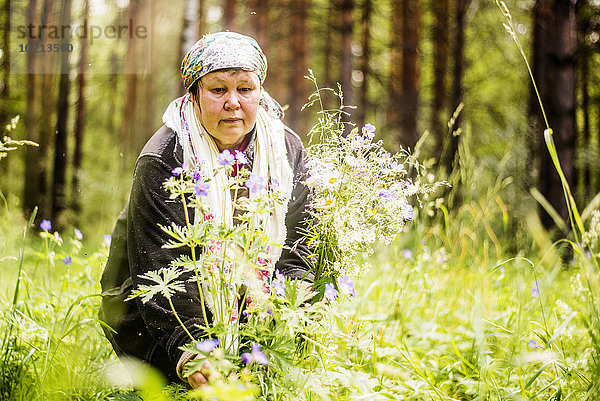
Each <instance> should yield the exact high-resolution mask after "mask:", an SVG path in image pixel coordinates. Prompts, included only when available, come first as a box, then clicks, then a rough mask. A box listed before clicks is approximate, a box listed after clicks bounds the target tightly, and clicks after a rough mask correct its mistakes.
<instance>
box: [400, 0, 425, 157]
mask: <svg viewBox="0 0 600 401" xmlns="http://www.w3.org/2000/svg"><path fill="white" fill-rule="evenodd" d="M402 19H403V21H402V31H403V35H402V36H403V37H404V41H403V46H402V98H403V100H404V101H403V104H404V107H403V108H402V117H401V132H402V136H403V139H404V141H403V142H404V143H405V145H406V146H407V147H409V148H410V149H411V150H414V148H415V145H416V144H417V140H418V139H419V134H418V132H417V113H418V111H419V87H420V84H421V70H420V64H421V63H420V58H419V36H420V30H419V28H420V25H421V5H420V0H408V1H405V2H404V7H403V13H402Z"/></svg>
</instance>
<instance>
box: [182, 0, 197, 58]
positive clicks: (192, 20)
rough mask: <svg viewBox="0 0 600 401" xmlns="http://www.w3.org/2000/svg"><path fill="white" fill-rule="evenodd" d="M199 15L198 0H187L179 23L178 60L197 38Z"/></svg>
mask: <svg viewBox="0 0 600 401" xmlns="http://www.w3.org/2000/svg"><path fill="white" fill-rule="evenodd" d="M199 15H200V12H199V11H198V0H187V1H186V5H185V10H184V11H183V24H182V25H181V46H180V54H179V60H183V57H184V56H185V54H186V53H187V52H188V50H189V49H190V48H191V47H192V46H193V45H194V43H196V41H197V40H198V28H199V25H200V24H199V23H198V16H199Z"/></svg>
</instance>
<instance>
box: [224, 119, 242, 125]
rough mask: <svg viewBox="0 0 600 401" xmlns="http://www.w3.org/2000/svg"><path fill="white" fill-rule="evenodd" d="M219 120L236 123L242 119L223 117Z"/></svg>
mask: <svg viewBox="0 0 600 401" xmlns="http://www.w3.org/2000/svg"><path fill="white" fill-rule="evenodd" d="M221 121H223V122H224V123H225V124H237V123H241V122H242V119H241V118H224V119H222V120H221Z"/></svg>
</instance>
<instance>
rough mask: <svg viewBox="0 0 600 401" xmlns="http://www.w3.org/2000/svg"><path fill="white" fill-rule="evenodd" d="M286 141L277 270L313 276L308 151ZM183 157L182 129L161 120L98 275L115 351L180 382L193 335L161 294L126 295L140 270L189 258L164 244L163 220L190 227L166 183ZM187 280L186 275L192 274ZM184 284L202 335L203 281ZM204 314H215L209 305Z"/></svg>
mask: <svg viewBox="0 0 600 401" xmlns="http://www.w3.org/2000/svg"><path fill="white" fill-rule="evenodd" d="M248 135H250V136H251V137H250V138H249V141H248V145H247V147H246V149H245V150H244V153H245V155H246V157H247V158H248V160H249V162H250V165H252V162H253V159H254V149H255V145H256V140H255V135H254V130H253V131H251V132H250V133H249V134H248ZM285 139H286V147H287V152H288V160H289V162H290V166H291V167H292V170H293V173H294V185H293V190H292V197H291V199H290V202H289V204H288V212H287V215H286V220H285V223H286V228H287V239H286V241H285V246H284V249H283V252H282V255H281V258H280V259H279V262H277V265H276V268H277V269H279V271H280V272H282V273H283V274H284V275H286V276H287V277H290V278H304V279H308V280H312V273H311V270H312V268H311V265H310V262H309V259H310V251H309V249H308V247H307V244H306V240H305V239H304V237H303V230H304V227H305V226H304V221H305V219H306V217H307V210H306V207H307V202H308V196H309V191H308V189H307V188H306V186H305V185H304V183H303V181H304V178H305V174H306V168H305V164H304V159H305V156H306V153H305V150H304V147H303V146H302V142H301V141H300V139H299V138H298V137H297V136H296V135H295V134H294V133H292V132H291V131H288V130H286V133H285ZM182 160H183V150H182V148H181V146H180V145H179V143H178V141H177V135H176V134H175V132H174V131H172V130H171V129H169V128H167V127H165V126H163V127H162V128H161V129H159V130H158V131H157V132H156V133H155V134H154V135H153V136H152V138H151V139H150V140H149V141H148V143H147V144H146V146H145V147H144V149H143V150H142V152H141V154H140V156H139V158H138V160H137V163H136V166H135V172H134V176H133V185H132V189H131V195H130V198H129V202H128V204H127V206H125V209H124V210H123V211H122V212H121V214H120V216H119V218H118V220H117V224H116V226H115V229H114V231H113V234H112V242H111V246H110V253H109V257H108V262H107V264H106V268H105V270H104V274H103V275H102V280H101V284H102V291H103V293H102V306H101V310H100V319H101V320H102V321H104V322H105V323H107V324H108V325H109V326H110V327H111V328H112V329H114V331H111V330H108V329H107V328H104V331H105V334H106V336H107V338H108V339H109V340H110V342H111V344H112V345H113V348H114V349H115V351H116V353H117V355H119V356H134V357H136V358H138V359H142V360H145V361H147V362H149V363H151V364H152V365H154V366H156V367H157V368H158V369H160V370H161V371H162V372H163V373H164V374H165V375H166V376H167V378H168V379H170V380H171V381H178V380H179V379H177V376H176V374H175V367H176V364H177V361H178V360H179V358H180V356H181V354H182V351H181V350H179V347H181V346H183V345H185V344H186V343H188V342H189V341H190V339H189V337H188V336H187V334H186V333H185V331H184V330H183V329H182V328H181V326H180V325H179V323H178V322H177V320H176V318H175V315H174V314H173V312H172V311H171V309H170V307H169V304H168V301H167V300H166V299H165V298H164V297H162V296H156V297H154V298H153V299H152V300H151V301H149V302H147V303H146V304H142V302H141V301H140V300H139V298H138V299H136V300H133V301H127V302H125V299H126V298H127V297H128V296H129V295H130V294H131V290H132V289H133V288H135V287H137V285H139V284H144V282H143V281H141V280H140V279H139V276H140V275H142V274H144V273H146V272H148V271H152V270H158V269H160V268H161V267H167V266H169V264H170V263H171V261H173V260H175V259H177V258H179V257H180V256H181V255H187V256H190V257H191V253H190V250H189V249H187V248H177V249H165V248H162V246H163V245H164V244H165V243H166V242H167V241H168V236H167V234H165V233H164V232H163V231H162V230H161V229H160V227H159V226H158V225H159V224H161V225H163V226H170V225H171V224H172V223H175V224H177V225H179V226H184V225H185V218H184V212H183V206H182V204H181V202H180V201H178V200H172V199H169V193H167V191H166V190H165V189H164V188H163V186H162V185H163V182H164V181H165V180H166V179H167V178H169V177H170V176H171V170H173V168H175V167H177V166H181V164H182ZM190 275H191V273H190ZM182 279H184V280H185V279H187V276H183V277H182ZM146 284H147V283H146ZM186 290H187V291H186V292H181V293H178V294H177V295H176V296H174V297H173V298H172V301H173V304H174V307H175V310H176V311H177V314H178V315H179V317H180V318H181V320H182V321H183V322H184V324H185V325H186V327H187V329H188V330H189V332H190V333H191V334H192V335H193V336H194V337H195V338H200V337H201V336H202V334H203V333H202V330H201V329H200V328H199V327H198V326H197V325H198V324H200V325H202V324H204V321H203V319H202V310H201V307H200V298H199V293H198V287H197V285H196V283H195V282H190V283H188V284H186ZM207 316H208V318H209V319H210V313H208V311H207Z"/></svg>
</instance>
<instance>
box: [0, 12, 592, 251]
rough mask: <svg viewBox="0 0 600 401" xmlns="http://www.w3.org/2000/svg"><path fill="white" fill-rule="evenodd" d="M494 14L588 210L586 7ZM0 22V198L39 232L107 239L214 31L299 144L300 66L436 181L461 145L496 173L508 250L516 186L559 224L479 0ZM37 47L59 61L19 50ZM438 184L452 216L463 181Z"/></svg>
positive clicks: (527, 115)
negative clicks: (126, 30)
mask: <svg viewBox="0 0 600 401" xmlns="http://www.w3.org/2000/svg"><path fill="white" fill-rule="evenodd" d="M507 5H508V6H509V8H510V9H511V12H512V14H513V19H514V21H515V24H516V25H515V27H516V32H515V34H516V35H518V37H519V38H520V40H521V41H522V42H523V44H524V48H525V50H526V52H527V53H528V57H529V59H530V60H531V62H532V65H533V73H534V76H535V78H536V80H537V82H538V85H539V89H540V93H541V97H542V100H543V101H544V103H545V104H546V106H547V108H548V110H547V111H548V115H549V119H550V125H551V126H552V127H553V128H555V131H556V134H555V141H556V143H557V148H558V151H559V158H560V160H561V162H562V163H563V168H564V170H565V173H566V176H567V179H568V181H569V182H570V183H571V185H572V186H573V188H574V192H575V195H576V199H577V201H578V203H579V204H582V205H584V204H588V203H589V201H590V200H592V198H593V197H594V196H595V195H596V193H598V191H599V190H600V179H599V178H598V177H599V171H600V164H599V163H598V158H597V154H598V151H599V149H598V147H599V139H598V136H599V134H598V132H599V129H600V118H599V115H600V93H599V92H600V89H599V88H600V87H599V85H598V80H599V79H600V77H599V75H600V69H599V68H598V63H599V61H600V58H599V55H598V49H599V45H598V43H600V40H599V37H600V2H598V1H596V0H587V1H582V0H580V1H576V2H575V1H549V0H539V1H536V2H534V1H527V0H519V1H509V2H507ZM0 22H1V26H2V28H3V29H2V59H1V60H2V64H1V74H0V75H1V76H0V89H1V91H0V120H1V121H0V122H1V123H2V126H3V127H4V126H5V125H6V124H7V123H8V122H9V121H10V120H11V119H12V118H14V117H15V116H17V115H19V116H20V118H21V119H20V122H19V124H18V125H17V128H16V129H15V130H13V131H12V132H10V136H11V137H12V138H13V139H29V140H32V141H34V142H37V143H39V145H40V146H39V147H26V148H23V149H20V150H19V151H18V152H16V154H14V155H12V157H10V158H7V159H5V160H2V162H1V163H0V176H1V177H2V179H1V180H0V191H1V192H2V194H3V195H4V196H5V197H6V199H7V202H8V204H10V205H11V207H12V208H13V209H15V208H18V209H21V210H23V211H24V212H25V214H27V213H30V212H31V210H32V209H33V207H34V206H36V205H37V206H38V207H39V208H40V211H39V213H38V220H40V221H41V219H42V218H49V219H51V220H52V221H53V222H54V223H55V224H56V227H65V226H71V225H77V226H80V227H82V228H84V229H87V228H88V227H89V228H90V230H86V231H88V232H90V235H92V236H95V237H94V238H98V239H99V238H101V237H102V235H103V234H105V233H109V232H110V231H111V226H112V224H113V222H114V219H115V217H116V216H117V214H118V212H119V211H120V209H121V208H122V207H123V205H124V204H125V202H126V199H127V196H128V189H129V185H130V181H131V172H132V170H133V164H134V162H135V158H136V156H137V154H138V153H139V152H140V150H141V148H142V147H143V144H144V143H145V142H146V140H147V139H148V138H149V137H150V136H151V135H152V133H154V132H155V131H156V130H157V129H158V128H159V127H160V125H161V117H162V114H163V111H164V109H165V108H166V106H167V105H168V103H169V102H170V101H171V100H172V99H173V98H175V97H177V96H180V95H181V94H183V88H182V85H181V80H180V78H179V65H180V60H181V59H182V56H183V54H184V53H185V51H186V50H187V49H188V48H189V47H190V46H191V45H192V44H193V43H194V42H195V41H196V40H197V39H198V38H199V37H200V36H201V34H203V33H207V32H215V31H218V30H226V29H229V30H233V31H239V32H242V33H245V34H249V35H252V36H254V37H256V38H257V40H258V42H259V44H260V45H261V46H262V47H263V49H264V51H265V53H266V55H267V58H268V60H269V64H270V65H269V73H268V78H267V81H266V83H265V87H266V89H267V90H268V91H269V92H270V93H271V95H272V96H273V97H274V98H275V99H277V100H278V101H279V102H280V103H281V104H282V105H284V106H285V107H286V108H287V109H286V118H285V122H286V123H287V124H288V125H289V126H291V127H293V128H294V129H295V130H296V131H297V132H298V134H299V135H300V136H301V137H302V138H303V139H304V140H305V141H306V140H307V139H308V130H309V128H310V127H311V126H312V124H313V122H314V119H315V114H314V112H309V111H301V107H302V105H303V104H304V103H305V102H306V100H307V97H308V95H309V94H310V93H311V92H312V91H313V90H314V88H313V87H312V84H311V83H310V82H309V81H308V80H306V79H305V75H307V74H308V69H309V68H310V69H311V70H313V71H314V73H315V75H316V77H317V79H318V83H319V85H320V86H322V87H335V86H336V83H340V85H341V88H342V89H343V91H344V96H345V99H344V102H345V104H346V105H355V106H357V107H356V109H348V111H350V112H351V116H350V117H349V118H348V119H349V120H350V121H351V122H353V123H356V124H357V125H360V124H362V123H364V122H371V123H373V124H375V125H376V126H377V127H378V131H377V135H378V137H379V138H381V139H384V141H385V142H386V143H387V144H388V145H391V146H392V147H396V148H397V147H398V146H403V147H408V148H410V149H411V150H412V151H414V147H415V144H416V143H417V141H418V140H419V138H423V137H424V138H423V141H422V143H421V146H420V152H419V153H420V155H419V156H420V158H421V159H422V161H423V162H424V163H425V164H426V165H428V166H429V167H432V168H433V170H432V171H437V172H438V174H437V175H438V177H437V178H439V179H443V178H447V177H448V176H449V175H450V173H451V172H452V171H453V170H454V171H455V173H456V172H457V170H456V168H458V167H459V166H460V160H459V159H460V158H459V157H458V156H459V154H460V153H459V152H458V148H459V143H460V142H461V139H462V138H467V137H468V149H467V150H468V153H469V154H470V155H471V156H472V157H473V158H474V160H477V164H478V166H480V167H482V168H484V169H485V170H487V171H488V172H489V175H487V176H488V177H490V179H494V180H495V179H496V178H497V177H498V176H501V177H505V178H506V177H510V180H511V183H510V185H509V186H508V188H507V191H506V192H505V195H504V198H505V199H504V201H505V202H506V203H507V205H508V209H509V210H511V213H510V214H509V218H510V219H511V221H514V222H515V224H514V225H513V227H514V228H515V230H516V232H515V234H516V235H515V237H514V238H517V239H518V238H519V229H518V223H516V222H517V221H518V220H519V213H520V211H523V210H525V211H528V210H531V208H536V207H538V206H537V205H538V203H537V202H536V201H535V200H534V197H533V196H532V195H531V193H532V192H531V189H532V188H535V189H536V190H534V191H533V193H534V195H535V198H537V199H538V200H540V199H542V203H543V204H545V205H546V208H548V207H549V206H551V207H552V208H553V209H554V210H555V211H556V213H550V215H548V214H546V213H542V220H543V221H544V223H545V225H546V227H551V226H553V225H555V224H556V219H557V216H561V219H562V220H563V221H565V222H566V221H567V209H566V205H565V203H564V200H563V196H562V189H561V186H560V182H559V180H558V175H557V174H556V173H554V172H553V167H552V164H551V163H552V162H551V161H550V159H549V157H548V156H547V155H548V152H547V151H546V150H545V144H544V143H543V140H542V135H543V128H544V125H543V121H542V119H541V115H540V111H539V106H538V105H537V100H536V99H535V96H534V95H533V90H532V86H531V84H530V83H529V77H528V75H527V70H526V68H525V66H524V64H523V62H522V60H521V56H520V54H519V51H518V48H517V47H516V46H515V44H514V42H513V40H512V38H511V37H510V35H509V34H507V32H506V30H505V28H504V27H503V22H505V21H504V16H503V15H502V12H501V11H500V9H499V8H498V6H497V4H496V3H495V2H494V1H482V0H436V1H421V0H405V1H399V0H398V1H370V0H363V1H351V0H338V1H329V2H328V1H321V0H313V1H309V0H298V1H247V2H238V1H234V0H227V1H209V0H187V1H178V2H169V1H163V0H152V1H150V0H140V1H131V2H128V1H125V0H121V1H107V0H86V1H81V2H71V1H61V2H58V1H52V0H38V1H36V0H31V1H29V2H26V1H15V0H13V1H9V0H6V1H4V4H3V12H2V18H1V21H0ZM86 23H87V24H88V35H87V37H84V38H81V36H85V35H82V34H81V31H78V32H79V34H78V35H77V34H76V35H73V37H70V38H69V37H68V36H69V35H66V36H67V37H64V38H63V39H62V41H61V40H59V39H55V38H56V36H54V39H53V37H52V35H51V30H50V29H48V30H46V31H45V32H44V31H43V30H42V32H41V33H42V37H39V35H38V36H37V37H36V32H35V29H34V30H33V31H29V32H28V34H27V35H23V34H20V32H21V33H22V32H23V30H22V27H23V26H28V25H30V24H33V26H34V27H35V26H37V27H40V26H43V25H47V26H49V27H51V26H63V27H64V26H72V27H73V29H75V27H77V26H80V27H84V28H85V24H86ZM128 24H130V25H131V24H133V25H132V28H131V30H132V32H133V26H135V25H136V24H137V26H141V27H142V28H143V31H140V32H142V33H143V34H144V35H142V36H143V37H141V36H138V37H136V35H129V36H128V35H126V34H124V35H122V36H121V37H119V38H117V39H111V38H109V37H108V35H106V32H103V33H102V35H100V36H98V37H97V38H96V40H95V41H94V38H92V28H91V27H92V26H96V27H99V28H101V29H106V28H107V27H110V26H122V25H128ZM19 26H21V30H19ZM32 32H33V34H31V33H32ZM38 33H39V32H38ZM44 34H46V35H49V36H48V37H43V35H44ZM42 43H46V44H47V43H51V44H52V43H59V44H61V45H69V44H71V45H72V46H71V49H72V50H71V51H58V52H57V51H53V52H42V53H40V52H32V51H30V52H26V51H22V50H24V48H23V46H29V48H30V49H34V47H35V46H39V45H40V44H42ZM27 72H31V74H27ZM61 72H63V73H62V74H61ZM459 105H460V106H459ZM457 110H460V113H459V114H457V116H458V118H456V119H452V116H453V114H454V112H455V111H457ZM451 120H452V122H453V125H452V126H450V128H449V126H448V122H449V121H451ZM454 120H455V121H454ZM424 133H426V134H424ZM464 140H465V141H467V139H464ZM454 184H455V188H454V190H453V192H452V194H451V196H450V204H449V206H450V207H452V202H453V199H458V198H460V197H462V196H465V195H466V194H467V193H468V192H469V191H472V190H473V185H474V184H475V183H472V182H464V181H463V182H460V180H458V181H455V182H454ZM477 184H481V182H479V183H477ZM457 195H460V196H459V197H458V198H457ZM467 196H468V195H467ZM543 199H546V201H547V202H544V201H543ZM549 216H554V221H553V220H552V219H551V218H550V217H549ZM558 226H559V227H563V228H564V227H565V225H564V224H562V223H559V224H558ZM92 227H93V229H91V228H92Z"/></svg>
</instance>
